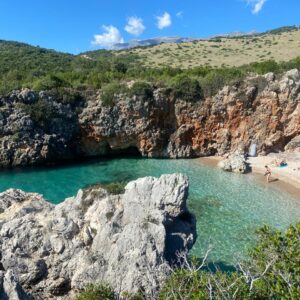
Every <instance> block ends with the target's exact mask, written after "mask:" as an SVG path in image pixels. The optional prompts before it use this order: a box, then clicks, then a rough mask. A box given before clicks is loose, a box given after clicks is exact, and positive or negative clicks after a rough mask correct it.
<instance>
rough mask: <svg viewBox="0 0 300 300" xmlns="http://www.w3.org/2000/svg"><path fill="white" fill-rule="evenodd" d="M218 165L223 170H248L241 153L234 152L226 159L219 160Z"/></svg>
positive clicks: (242, 171)
mask: <svg viewBox="0 0 300 300" xmlns="http://www.w3.org/2000/svg"><path fill="white" fill-rule="evenodd" d="M218 166H219V167H220V168H221V169H223V170H224V171H227V172H233V173H239V174H245V173H247V172H248V171H249V165H248V164H247V162H246V160H245V158H244V155H243V154H241V153H234V154H233V155H231V156H229V157H228V158H227V159H225V160H223V161H220V162H219V164H218Z"/></svg>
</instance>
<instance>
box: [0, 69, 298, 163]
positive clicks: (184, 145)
mask: <svg viewBox="0 0 300 300" xmlns="http://www.w3.org/2000/svg"><path fill="white" fill-rule="evenodd" d="M252 143H255V144H256V145H257V152H258V154H268V153H270V152H277V151H300V73H299V71H298V70H296V69H295V70H291V71H289V72H287V73H286V74H283V75H282V76H280V77H276V76H275V75H274V74H273V73H268V74H266V75H265V76H254V77H249V78H247V79H245V80H244V81H239V82H235V83H233V84H232V85H230V86H225V87H224V88H223V89H222V90H220V91H219V92H218V93H217V94H216V95H215V96H213V97H207V98H205V99H202V100H201V99H195V101H193V102H186V101H183V100H180V99H175V98H174V97H172V96H171V95H169V94H168V93H167V92H166V89H164V88H155V87H153V97H150V98H145V97H143V96H132V97H129V96H125V95H119V100H118V101H117V102H116V103H115V105H113V106H105V105H104V104H103V102H102V100H101V93H100V92H99V91H85V92H80V91H76V93H75V91H71V92H70V91H69V92H68V93H67V92H66V94H65V95H63V96H61V95H60V96H59V95H58V94H56V93H53V92H52V91H45V92H40V93H36V92H34V91H30V90H28V89H25V90H23V91H15V92H13V93H11V94H10V95H9V96H7V97H2V98H1V99H0V166H2V167H8V166H24V165H34V164H42V163H48V162H58V161H61V160H67V159H76V158H83V157H93V156H103V155H112V154H117V153H122V154H126V153H134V154H136V155H141V156H144V157H168V158H190V157H199V156H209V155H224V154H225V153H233V152H234V151H236V150H237V149H238V148H239V147H241V146H242V147H243V148H244V149H245V150H246V151H247V150H248V149H249V146H250V145H251V144H252Z"/></svg>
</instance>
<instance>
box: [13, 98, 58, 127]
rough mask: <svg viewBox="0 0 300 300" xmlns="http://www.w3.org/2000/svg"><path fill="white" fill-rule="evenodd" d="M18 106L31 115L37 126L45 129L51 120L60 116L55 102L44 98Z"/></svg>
mask: <svg viewBox="0 0 300 300" xmlns="http://www.w3.org/2000/svg"><path fill="white" fill-rule="evenodd" d="M18 106H19V108H21V109H22V110H24V111H25V113H26V114H28V115H29V116H30V118H31V119H32V121H33V122H34V123H35V124H36V125H37V126H39V127H41V128H45V129H46V128H47V127H48V126H49V124H50V122H51V120H53V119H54V118H56V117H58V116H59V114H58V111H57V109H56V108H55V107H54V105H53V103H52V102H49V101H47V100H44V99H39V100H38V101H37V102H35V103H32V104H24V103H20V104H19V105H18Z"/></svg>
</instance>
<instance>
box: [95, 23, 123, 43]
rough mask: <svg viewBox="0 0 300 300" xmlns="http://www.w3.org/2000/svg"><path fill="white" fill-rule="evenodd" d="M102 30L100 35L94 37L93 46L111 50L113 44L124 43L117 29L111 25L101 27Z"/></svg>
mask: <svg viewBox="0 0 300 300" xmlns="http://www.w3.org/2000/svg"><path fill="white" fill-rule="evenodd" d="M102 28H103V30H104V32H103V33H102V34H95V35H94V40H93V41H92V44H93V45H96V46H103V47H106V48H111V47H112V46H113V45H114V44H119V43H124V39H123V38H122V36H121V33H120V31H119V29H118V28H116V27H114V26H112V25H109V26H102Z"/></svg>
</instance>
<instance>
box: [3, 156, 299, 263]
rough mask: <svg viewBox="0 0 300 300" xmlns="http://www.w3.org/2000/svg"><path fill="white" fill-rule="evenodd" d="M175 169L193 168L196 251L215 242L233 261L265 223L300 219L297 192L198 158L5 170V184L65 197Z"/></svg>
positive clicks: (220, 255) (218, 252)
mask: <svg viewBox="0 0 300 300" xmlns="http://www.w3.org/2000/svg"><path fill="white" fill-rule="evenodd" d="M175 172H181V173H185V174H187V175H188V176H189V180H190V195H189V207H190V209H191V211H192V212H193V213H194V214H195V215H196V218H197V230H198V239H197V242H196V244H195V246H194V248H193V250H192V253H193V254H194V255H197V256H203V254H204V253H205V251H206V250H207V248H208V245H209V244H212V246H213V249H214V250H213V252H212V254H211V259H213V260H214V261H218V262H224V263H225V264H232V263H234V262H235V259H236V258H237V257H239V256H241V257H243V256H245V255H246V253H247V249H248V248H249V246H251V245H252V244H253V243H254V240H255V236H254V232H255V230H256V229H257V228H259V227H260V226H262V225H263V224H269V225H271V226H275V227H277V228H281V229H283V228H285V227H287V226H288V225H289V224H290V223H295V222H296V221H297V220H300V202H299V201H295V199H293V198H292V197H291V196H289V195H287V194H285V193H284V192H282V191H279V190H276V189H274V188H272V187H270V186H267V185H264V184H262V183H260V182H259V181H258V180H257V179H256V178H255V177H254V176H243V175H241V176H240V175H236V174H231V173H225V172H222V171H220V170H219V169H217V168H213V167H208V166H205V165H203V164H201V163H199V161H198V160H146V159H114V160H97V161H93V162H88V163H83V164H76V165H69V166H63V167H62V166H60V167H57V168H48V169H45V168H38V169H26V170H14V171H4V172H1V173H0V178H1V180H0V190H1V191H4V190H6V189H8V188H11V187H13V188H20V189H23V190H25V191H28V192H38V193H41V194H43V195H44V196H45V198H46V199H48V200H49V201H50V202H52V203H59V202H61V201H62V200H63V199H64V198H66V197H70V196H73V195H75V194H76V193H77V191H78V189H80V188H82V187H85V186H88V185H91V184H95V183H99V182H101V183H108V182H112V181H129V180H132V179H136V178H138V177H142V176H150V175H151V176H159V175H161V174H165V173H175Z"/></svg>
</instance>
